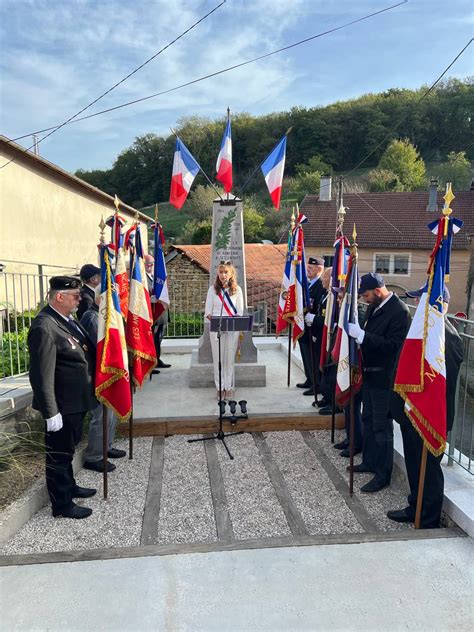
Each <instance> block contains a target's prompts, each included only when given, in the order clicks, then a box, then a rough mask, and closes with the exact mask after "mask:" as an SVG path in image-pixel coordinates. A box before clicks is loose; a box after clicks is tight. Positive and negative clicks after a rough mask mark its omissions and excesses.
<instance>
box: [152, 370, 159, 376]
mask: <svg viewBox="0 0 474 632" xmlns="http://www.w3.org/2000/svg"><path fill="white" fill-rule="evenodd" d="M158 373H159V371H158V369H153V370H152V372H151V374H152V375H158Z"/></svg>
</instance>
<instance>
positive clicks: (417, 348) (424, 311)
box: [394, 186, 462, 456]
mask: <svg viewBox="0 0 474 632" xmlns="http://www.w3.org/2000/svg"><path fill="white" fill-rule="evenodd" d="M453 198H454V196H453V194H452V192H451V188H450V186H449V187H448V190H447V191H446V195H445V197H444V199H445V202H446V204H445V207H444V209H443V217H442V218H441V219H439V220H438V227H437V231H436V233H435V234H436V235H437V240H436V244H435V247H434V249H433V252H432V253H431V255H430V264H429V268H428V272H429V274H428V281H427V283H426V285H425V288H424V291H423V293H422V295H421V298H420V302H419V303H418V306H417V309H416V312H415V315H414V317H413V320H412V322H411V327H410V330H409V331H408V334H407V338H406V340H405V343H404V345H403V348H402V351H401V353H400V358H399V361H398V368H397V373H396V376H395V385H394V390H395V391H396V392H397V393H399V395H400V396H401V397H402V398H403V399H404V400H405V412H406V415H407V416H408V417H409V419H410V421H411V423H412V424H413V427H414V428H415V430H417V432H418V433H419V435H420V436H421V438H422V439H423V442H424V444H425V445H426V447H427V449H428V450H429V451H430V452H431V453H432V454H433V455H435V456H438V455H439V454H442V453H443V452H444V449H445V446H446V360H445V349H444V342H445V328H444V315H443V313H444V310H443V297H444V284H445V278H446V275H447V272H446V270H449V249H450V247H451V240H450V237H449V236H450V235H452V234H453V232H457V231H458V230H459V229H460V228H461V226H462V222H461V221H460V220H457V219H456V218H450V217H449V215H450V213H451V209H450V208H449V204H450V202H451V201H452V199H453ZM451 223H452V225H451V226H450V224H451ZM429 228H430V229H431V230H432V229H433V225H432V224H430V226H429Z"/></svg>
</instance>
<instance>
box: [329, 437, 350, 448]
mask: <svg viewBox="0 0 474 632" xmlns="http://www.w3.org/2000/svg"><path fill="white" fill-rule="evenodd" d="M332 447H333V448H334V449H335V450H344V449H345V448H348V447H349V441H348V440H347V439H344V440H343V441H339V443H335V444H334V445H333V446H332Z"/></svg>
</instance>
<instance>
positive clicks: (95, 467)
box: [83, 459, 116, 472]
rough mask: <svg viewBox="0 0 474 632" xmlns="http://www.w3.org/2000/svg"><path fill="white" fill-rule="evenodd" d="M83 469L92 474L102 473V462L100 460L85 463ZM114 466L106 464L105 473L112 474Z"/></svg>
mask: <svg viewBox="0 0 474 632" xmlns="http://www.w3.org/2000/svg"><path fill="white" fill-rule="evenodd" d="M83 467H84V469H86V470H92V471H93V472H103V471H104V461H103V459H101V460H100V461H85V462H84V466H83ZM115 468H116V466H115V465H114V464H113V463H109V462H107V472H113V471H114V470H115Z"/></svg>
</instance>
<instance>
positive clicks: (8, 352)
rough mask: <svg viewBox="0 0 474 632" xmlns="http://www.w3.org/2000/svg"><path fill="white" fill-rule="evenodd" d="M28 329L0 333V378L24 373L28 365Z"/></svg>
mask: <svg viewBox="0 0 474 632" xmlns="http://www.w3.org/2000/svg"><path fill="white" fill-rule="evenodd" d="M27 338H28V329H26V328H25V329H22V330H21V331H20V333H18V334H17V333H8V332H7V333H4V334H2V355H1V357H0V378H2V377H9V376H11V375H18V373H26V371H28V367H29V354H28V345H27Z"/></svg>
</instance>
